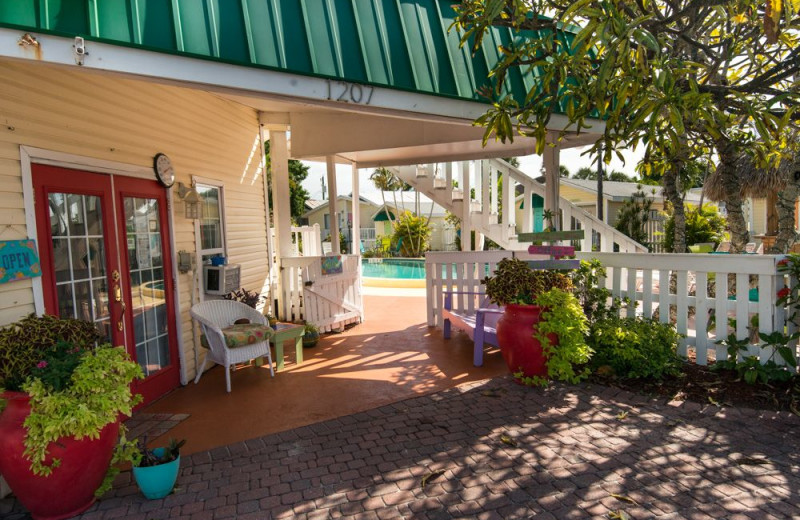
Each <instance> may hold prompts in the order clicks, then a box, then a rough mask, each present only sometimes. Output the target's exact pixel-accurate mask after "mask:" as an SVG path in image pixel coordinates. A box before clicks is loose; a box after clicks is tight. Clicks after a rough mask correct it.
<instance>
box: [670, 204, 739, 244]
mask: <svg viewBox="0 0 800 520" xmlns="http://www.w3.org/2000/svg"><path fill="white" fill-rule="evenodd" d="M727 226H728V223H727V220H725V217H723V216H722V215H720V214H719V209H718V208H717V207H716V206H712V205H711V204H703V207H702V208H700V209H698V208H697V206H692V205H690V204H687V205H686V246H687V247H688V246H691V245H694V244H703V243H707V242H712V243H713V244H714V247H716V246H718V245H719V244H720V242H722V241H723V240H724V239H725V229H726V228H727ZM674 242H675V217H674V215H673V214H672V213H670V214H669V218H668V219H667V221H666V222H665V223H664V249H665V250H666V251H668V252H670V253H674V252H675V244H674ZM681 252H683V251H681Z"/></svg>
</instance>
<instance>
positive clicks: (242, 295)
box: [222, 288, 264, 309]
mask: <svg viewBox="0 0 800 520" xmlns="http://www.w3.org/2000/svg"><path fill="white" fill-rule="evenodd" d="M222 299H223V300H233V301H235V302H241V303H244V304H245V305H249V306H250V307H252V308H254V309H255V308H256V307H257V306H258V305H259V304H260V303H261V302H262V300H263V299H264V298H263V297H262V296H261V295H260V294H259V293H258V292H256V291H248V290H247V289H244V288H242V289H239V290H238V291H231V292H229V293H228V294H226V295H224V296H223V297H222Z"/></svg>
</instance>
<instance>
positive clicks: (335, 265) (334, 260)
mask: <svg viewBox="0 0 800 520" xmlns="http://www.w3.org/2000/svg"><path fill="white" fill-rule="evenodd" d="M342 271H343V268H342V257H341V256H340V255H333V256H323V257H322V274H323V275H325V274H341V273H342Z"/></svg>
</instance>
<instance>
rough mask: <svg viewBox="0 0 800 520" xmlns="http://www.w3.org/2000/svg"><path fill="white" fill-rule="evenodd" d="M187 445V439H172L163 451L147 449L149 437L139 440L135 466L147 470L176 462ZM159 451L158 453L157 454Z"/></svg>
mask: <svg viewBox="0 0 800 520" xmlns="http://www.w3.org/2000/svg"><path fill="white" fill-rule="evenodd" d="M184 444H186V439H181V440H180V441H178V440H175V439H170V440H169V444H168V445H167V446H166V447H165V448H164V449H163V451H162V450H158V448H155V449H152V450H151V449H149V448H148V447H147V436H146V435H145V436H144V438H143V439H139V441H138V442H137V448H138V453H137V456H136V457H135V459H134V461H133V465H134V466H136V467H138V468H146V467H149V466H160V465H161V464H167V463H168V462H172V461H173V460H176V459H177V458H178V457H179V456H180V454H181V447H183V445H184ZM156 450H158V453H156Z"/></svg>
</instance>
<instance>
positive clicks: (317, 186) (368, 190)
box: [303, 147, 644, 200]
mask: <svg viewBox="0 0 800 520" xmlns="http://www.w3.org/2000/svg"><path fill="white" fill-rule="evenodd" d="M587 149H588V147H583V148H569V149H566V150H562V151H561V164H563V165H564V166H566V167H567V168H568V169H569V171H570V172H571V173H572V174H574V173H575V172H577V171H578V170H579V169H580V168H583V167H584V166H586V167H592V168H596V166H594V165H592V159H593V157H592V156H590V155H581V154H582V153H583V152H584V151H586V150H587ZM643 153H644V152H643V148H640V149H637V150H635V151H628V150H625V151H622V155H623V156H624V157H625V164H624V165H623V164H622V162H621V161H620V160H619V159H617V157H616V156H614V157H613V159H612V160H611V164H610V165H608V166H607V167H606V171H613V170H619V171H621V172H624V173H626V174H628V175H631V176H635V170H636V164H637V163H638V162H639V160H640V159H641V158H642V155H643ZM519 162H520V169H522V171H524V172H525V173H527V174H529V175H531V176H533V177H537V176H539V174H540V171H541V168H542V158H541V157H540V156H538V155H528V156H526V157H519ZM303 163H304V164H306V165H308V166H309V172H308V177H306V180H305V181H303V187H304V188H305V189H306V190H307V191H308V193H309V194H310V196H311V198H312V199H322V183H321V179H322V178H323V177H325V163H319V162H309V161H303ZM372 171H373V170H372V169H365V170H361V171H360V172H359V175H360V177H359V187H360V192H361V194H362V195H366V196H367V197H369V198H371V199H374V200H380V192H379V191H378V190H377V189H375V187H374V186H373V185H372V182H371V181H370V180H369V176H370V174H371V173H372ZM352 172H353V169H352V168H351V167H350V165H349V164H348V165H342V164H340V165H337V167H336V187H337V193H338V194H339V195H349V194H350V193H352V191H353V188H352V185H353V183H352ZM327 186H328V181H327V179H326V180H325V189H326V194H325V198H327Z"/></svg>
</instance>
